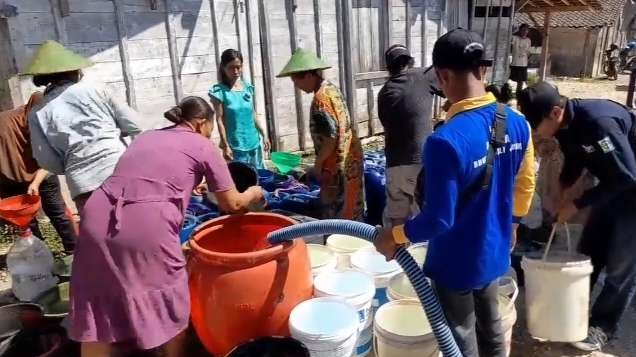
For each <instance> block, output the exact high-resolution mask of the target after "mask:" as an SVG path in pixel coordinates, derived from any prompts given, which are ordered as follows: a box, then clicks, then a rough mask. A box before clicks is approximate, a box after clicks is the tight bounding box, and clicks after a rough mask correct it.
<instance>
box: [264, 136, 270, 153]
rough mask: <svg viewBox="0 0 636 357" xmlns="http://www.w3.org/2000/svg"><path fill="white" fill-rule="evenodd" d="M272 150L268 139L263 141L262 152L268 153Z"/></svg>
mask: <svg viewBox="0 0 636 357" xmlns="http://www.w3.org/2000/svg"><path fill="white" fill-rule="evenodd" d="M271 149H272V144H271V143H270V141H269V140H268V139H263V150H264V151H265V152H269V151H270V150H271Z"/></svg>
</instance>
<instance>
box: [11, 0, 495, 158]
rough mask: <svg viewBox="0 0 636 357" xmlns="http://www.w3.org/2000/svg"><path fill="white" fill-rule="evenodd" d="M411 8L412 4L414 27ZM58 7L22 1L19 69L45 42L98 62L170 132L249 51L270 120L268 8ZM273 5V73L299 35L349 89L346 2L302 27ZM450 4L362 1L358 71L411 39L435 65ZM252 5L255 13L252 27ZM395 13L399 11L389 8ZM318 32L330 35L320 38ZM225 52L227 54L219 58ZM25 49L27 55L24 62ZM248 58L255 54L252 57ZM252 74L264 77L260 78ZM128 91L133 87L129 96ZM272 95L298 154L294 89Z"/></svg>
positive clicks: (276, 89)
mask: <svg viewBox="0 0 636 357" xmlns="http://www.w3.org/2000/svg"><path fill="white" fill-rule="evenodd" d="M405 1H409V9H408V15H409V16H408V18H407V17H406V15H407V9H406V2H405ZM495 1H497V0H495ZM316 2H317V3H316ZM58 3H59V2H58V1H55V0H53V1H45V0H21V1H20V3H19V15H18V16H17V18H14V19H12V20H11V23H10V24H11V26H9V32H11V33H10V37H11V38H12V39H14V40H15V41H13V47H12V48H13V51H14V53H13V56H14V58H15V61H16V63H17V64H18V67H19V68H18V70H21V69H23V68H24V66H26V62H27V61H28V59H29V58H30V57H31V55H32V54H33V53H34V51H35V49H36V48H37V46H38V45H39V44H41V43H42V42H43V41H45V40H48V39H56V40H59V41H62V42H64V43H65V45H67V46H68V47H70V48H72V49H73V50H75V51H77V52H79V53H81V54H83V55H85V56H89V57H90V58H91V59H92V60H93V61H94V62H95V65H94V66H93V67H91V68H89V69H87V70H86V75H87V78H88V79H91V78H92V79H95V80H98V81H102V82H105V83H107V84H108V86H109V87H111V88H112V89H113V91H114V92H115V93H116V94H117V95H118V96H119V97H120V98H121V99H122V100H126V99H128V100H129V101H132V103H131V104H132V105H134V106H136V108H137V109H138V110H139V111H140V112H141V113H142V114H143V115H144V117H145V122H144V127H146V128H157V127H161V126H164V125H166V121H165V120H164V119H163V117H162V113H163V112H164V111H165V110H167V109H169V108H170V107H171V106H173V105H174V104H175V97H180V96H182V95H183V96H188V95H198V96H201V97H204V98H207V91H208V88H209V87H210V85H211V84H213V83H215V82H216V81H217V59H216V56H217V55H220V52H222V51H223V50H224V49H227V48H235V49H240V50H242V52H243V54H244V58H245V66H244V71H245V72H244V74H245V76H244V78H245V79H247V80H253V81H254V84H255V86H256V93H257V97H256V102H257V104H258V107H257V115H258V116H259V118H260V119H261V120H263V121H264V120H265V97H264V94H263V93H264V90H263V59H262V56H261V53H262V52H261V46H262V44H261V41H262V40H261V32H260V31H261V29H260V27H259V16H260V14H259V0H178V1H177V0H157V1H156V4H157V7H156V9H153V8H151V1H150V0H117V2H116V3H117V4H118V6H117V7H115V6H114V4H115V2H114V1H112V0H68V4H69V6H68V9H67V11H61V10H60V9H55V7H54V6H52V4H53V5H55V4H58ZM212 3H213V5H214V7H213V8H212V9H211V7H210V4H212ZM266 3H267V9H268V10H267V14H266V15H267V16H268V20H269V22H270V27H271V28H270V34H269V35H270V40H271V48H270V49H269V50H270V52H271V53H272V58H271V63H272V67H273V68H272V72H273V73H274V74H277V73H278V72H279V71H280V70H281V69H282V68H283V66H284V65H285V64H286V62H287V60H288V59H289V57H290V55H291V45H290V44H291V43H292V42H291V39H290V29H291V26H294V29H295V31H296V33H297V39H296V43H297V45H298V46H301V47H304V48H306V49H311V50H312V51H315V49H316V48H317V45H316V40H317V39H321V40H322V43H321V46H320V49H321V51H322V54H321V55H322V57H323V58H324V59H325V60H326V61H327V62H329V63H330V64H332V65H333V68H332V69H329V70H327V71H325V76H326V78H327V79H328V80H330V81H332V82H333V83H335V84H339V83H340V78H339V76H340V73H342V72H341V69H340V68H339V67H338V64H339V63H340V62H342V61H341V59H342V58H341V57H340V54H339V51H338V32H337V28H338V26H339V25H338V21H337V17H336V14H337V10H336V3H338V2H337V1H335V0H295V1H292V2H291V3H295V4H296V8H295V16H294V17H295V20H296V21H292V19H291V18H290V17H289V16H288V14H287V12H286V7H285V6H286V0H266ZM446 3H447V1H444V0H366V1H365V0H359V1H352V4H353V6H354V7H353V10H354V11H353V16H354V18H353V19H352V23H353V24H355V25H356V26H354V27H355V28H354V29H352V31H354V33H355V36H354V41H353V42H354V44H355V46H357V47H356V52H353V53H354V54H355V55H357V56H358V57H359V58H358V61H357V62H356V61H354V67H359V66H361V64H362V65H363V66H361V67H363V68H354V69H356V71H357V72H363V70H365V69H381V67H382V62H383V60H382V58H381V54H382V53H383V52H384V50H385V49H386V48H387V47H388V45H390V44H393V43H402V44H406V42H407V37H408V38H409V42H410V43H411V47H412V48H411V50H412V53H413V56H414V57H415V59H416V65H417V66H421V65H423V64H427V65H430V64H431V53H432V48H433V44H434V42H435V40H436V38H437V37H438V35H439V34H440V33H443V32H445V26H446V25H445V24H444V16H445V15H444V14H445V8H443V7H444V6H447V5H446ZM246 5H249V10H250V13H249V18H248V17H247V12H246ZM388 5H390V6H391V8H390V9H386V8H384V7H382V6H388ZM315 8H319V9H320V16H315V12H314V9H315ZM53 10H55V11H53ZM116 10H118V11H119V12H118V11H116ZM465 16H468V14H465ZM389 17H390V18H389ZM383 19H384V20H383ZM213 20H214V21H213ZM167 21H169V22H168V23H167ZM248 21H249V25H250V26H248ZM384 21H385V22H384ZM495 22H496V21H495ZM215 27H216V29H217V33H216V34H215V33H214V32H215V31H214V30H215ZM248 27H249V28H251V29H252V32H251V36H247V34H246V31H247V29H248ZM118 29H119V31H118ZM316 29H320V36H317V34H316ZM373 29H375V30H373ZM407 33H408V35H407ZM169 34H170V36H169ZM239 34H240V35H239ZM249 40H251V42H252V43H251V44H250V43H249ZM122 41H124V45H122ZM217 43H218V49H219V53H217V52H216V49H215V45H216V44H217ZM20 44H23V46H19V45H20ZM250 46H251V48H250ZM424 47H426V48H424ZM501 47H502V48H503V46H501ZM20 48H24V50H23V53H20V51H21V50H20ZM122 49H125V50H126V51H127V56H122V53H121V51H122ZM248 49H251V52H252V56H251V57H250V56H249V55H248V54H249V52H250V51H248ZM122 61H123V62H122ZM248 61H251V63H250V62H248ZM250 68H253V69H254V73H250ZM127 82H128V83H129V87H131V88H128V91H129V92H128V95H127V91H126V89H127V88H126V83H127ZM29 83H30V82H29V79H28V78H25V79H23V80H22V81H21V86H20V92H21V94H22V95H23V96H24V97H25V98H26V97H27V96H28V94H30V92H31V91H32V90H33V87H32V85H30V84H29ZM383 83H384V79H382V78H378V79H374V80H372V82H371V83H369V82H368V81H357V83H356V87H357V90H356V94H357V96H356V98H357V103H358V105H357V108H354V109H353V110H356V113H357V119H358V122H359V123H360V125H359V128H360V135H361V136H366V135H368V134H369V133H370V132H371V131H373V132H375V133H377V132H380V131H381V126H380V124H379V122H378V119H377V108H376V105H375V101H376V96H377V93H378V91H379V89H380V88H381V86H382V85H383ZM131 89H132V94H133V95H131ZM175 90H176V91H177V94H175ZM272 93H273V95H272V97H273V98H272V99H273V104H274V106H275V107H276V113H277V114H276V115H277V117H276V118H274V120H276V122H277V125H278V128H279V138H278V143H279V144H280V149H282V150H296V149H298V147H299V137H298V132H299V130H298V127H297V116H296V100H295V97H294V88H293V85H292V83H291V80H290V79H289V78H280V79H279V78H275V79H273V81H272ZM311 98H312V96H311V95H308V94H304V93H303V94H302V96H301V101H300V103H301V104H302V110H303V113H308V112H309V106H310V102H311ZM369 117H371V121H372V122H371V124H370V123H369ZM304 125H305V133H306V138H305V141H306V143H307V146H308V147H310V146H311V140H310V138H309V130H308V115H306V116H305V119H304Z"/></svg>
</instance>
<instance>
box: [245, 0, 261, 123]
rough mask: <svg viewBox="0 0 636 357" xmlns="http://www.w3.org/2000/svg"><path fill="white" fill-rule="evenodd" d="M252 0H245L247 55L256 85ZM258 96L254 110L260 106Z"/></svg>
mask: <svg viewBox="0 0 636 357" xmlns="http://www.w3.org/2000/svg"><path fill="white" fill-rule="evenodd" d="M251 2H252V0H246V1H245V18H246V21H245V26H246V31H247V56H248V57H249V58H248V64H249V66H250V81H251V82H252V85H254V86H255V85H256V83H255V82H256V68H255V66H254V38H253V34H252V5H251ZM256 100H257V96H254V111H255V112H256V110H257V108H258V103H257V101H256Z"/></svg>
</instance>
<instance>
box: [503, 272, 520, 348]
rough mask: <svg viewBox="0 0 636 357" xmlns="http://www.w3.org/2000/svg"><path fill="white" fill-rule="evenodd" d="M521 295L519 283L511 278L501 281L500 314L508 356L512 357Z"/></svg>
mask: <svg viewBox="0 0 636 357" xmlns="http://www.w3.org/2000/svg"><path fill="white" fill-rule="evenodd" d="M518 295H519V287H517V282H515V280H514V279H513V278H511V277H508V276H507V277H504V278H501V279H500V280H499V314H500V315H501V324H502V327H503V330H504V331H505V332H504V336H505V339H506V356H510V351H511V349H512V329H513V327H514V326H515V323H516V322H517V308H516V307H515V301H517V296H518Z"/></svg>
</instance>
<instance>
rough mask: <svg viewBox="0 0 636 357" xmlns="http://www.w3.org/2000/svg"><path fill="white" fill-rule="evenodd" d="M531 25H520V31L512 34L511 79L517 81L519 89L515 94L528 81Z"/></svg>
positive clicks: (517, 92) (518, 90)
mask: <svg viewBox="0 0 636 357" xmlns="http://www.w3.org/2000/svg"><path fill="white" fill-rule="evenodd" d="M529 30H530V27H529V26H528V24H522V25H521V26H519V32H518V33H516V34H515V35H514V36H512V43H511V49H512V63H511V64H510V80H511V81H514V82H517V91H516V92H515V95H519V93H521V91H522V90H523V85H524V83H526V82H527V81H528V54H529V51H530V47H532V41H530V38H529V37H528V31H529Z"/></svg>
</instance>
